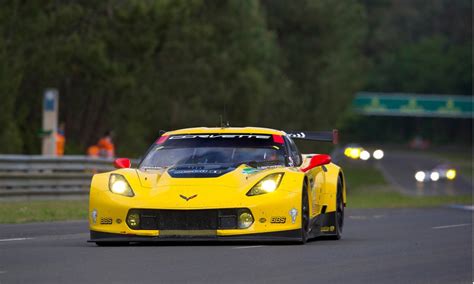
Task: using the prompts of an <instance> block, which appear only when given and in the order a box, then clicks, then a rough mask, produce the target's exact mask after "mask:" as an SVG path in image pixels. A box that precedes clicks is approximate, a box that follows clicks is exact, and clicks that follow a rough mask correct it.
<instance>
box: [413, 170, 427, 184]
mask: <svg viewBox="0 0 474 284" xmlns="http://www.w3.org/2000/svg"><path fill="white" fill-rule="evenodd" d="M425 178H426V174H425V172H422V171H419V172H417V173H416V174H415V179H416V180H417V181H418V182H423V181H425Z"/></svg>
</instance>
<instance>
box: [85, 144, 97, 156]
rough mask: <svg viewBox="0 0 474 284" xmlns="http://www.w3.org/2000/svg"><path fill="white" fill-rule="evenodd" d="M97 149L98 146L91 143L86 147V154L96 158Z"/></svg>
mask: <svg viewBox="0 0 474 284" xmlns="http://www.w3.org/2000/svg"><path fill="white" fill-rule="evenodd" d="M99 151H100V149H99V147H97V146H96V145H92V146H90V147H89V148H87V155H88V156H89V157H95V158H97V157H99Z"/></svg>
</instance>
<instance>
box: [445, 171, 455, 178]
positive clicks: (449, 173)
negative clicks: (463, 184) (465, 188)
mask: <svg viewBox="0 0 474 284" xmlns="http://www.w3.org/2000/svg"><path fill="white" fill-rule="evenodd" d="M446 178H448V179H449V180H453V179H455V178H456V170H454V169H449V170H448V171H447V172H446Z"/></svg>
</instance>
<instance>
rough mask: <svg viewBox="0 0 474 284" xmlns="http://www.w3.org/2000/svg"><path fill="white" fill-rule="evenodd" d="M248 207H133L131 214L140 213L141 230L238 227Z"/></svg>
mask: <svg viewBox="0 0 474 284" xmlns="http://www.w3.org/2000/svg"><path fill="white" fill-rule="evenodd" d="M243 211H245V212H250V210H248V209H246V208H235V209H205V210H165V209H131V210H130V211H129V214H131V213H132V212H133V213H138V214H139V215H140V227H139V230H218V229H237V227H238V226H237V225H238V221H237V220H238V219H237V218H238V216H239V214H240V213H241V212H243Z"/></svg>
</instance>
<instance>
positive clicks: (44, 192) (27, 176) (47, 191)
mask: <svg viewBox="0 0 474 284" xmlns="http://www.w3.org/2000/svg"><path fill="white" fill-rule="evenodd" d="M113 169H114V167H113V160H112V159H103V158H89V157H85V156H63V157H48V156H26V155H0V199H6V198H39V197H46V198H49V197H63V196H75V197H77V196H87V195H88V194H89V187H90V182H91V179H92V176H93V175H94V174H95V173H99V172H106V171H111V170H113Z"/></svg>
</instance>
